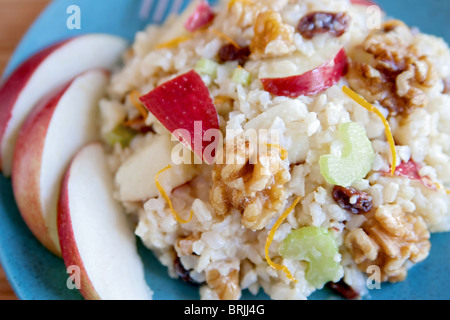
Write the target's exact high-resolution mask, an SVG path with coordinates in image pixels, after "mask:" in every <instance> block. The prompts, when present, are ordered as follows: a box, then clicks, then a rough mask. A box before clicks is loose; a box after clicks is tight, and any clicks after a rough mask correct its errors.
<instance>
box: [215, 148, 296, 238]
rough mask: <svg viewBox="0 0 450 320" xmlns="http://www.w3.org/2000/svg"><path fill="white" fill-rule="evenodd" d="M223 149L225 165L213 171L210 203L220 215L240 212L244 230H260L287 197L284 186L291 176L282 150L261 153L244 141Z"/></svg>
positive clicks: (279, 208) (219, 165)
mask: <svg viewBox="0 0 450 320" xmlns="http://www.w3.org/2000/svg"><path fill="white" fill-rule="evenodd" d="M224 150H227V152H225V153H222V154H221V155H219V157H222V158H223V160H224V161H223V162H221V163H223V164H215V166H214V169H213V188H212V191H211V204H212V205H213V208H214V210H215V212H216V213H217V214H218V215H226V214H228V213H229V212H231V210H232V209H236V210H238V211H240V212H241V214H242V219H241V222H242V225H243V226H244V227H245V228H247V229H250V230H261V229H263V228H264V227H265V226H266V224H267V223H269V221H270V219H271V218H272V217H273V216H274V215H275V214H276V213H277V212H278V211H279V210H281V209H282V208H283V203H284V201H285V200H286V198H287V195H286V191H285V187H284V185H285V184H286V183H287V182H288V181H289V180H290V173H289V171H288V170H286V169H285V168H284V166H283V160H282V159H281V155H280V151H279V150H277V149H276V148H268V149H267V150H264V152H259V151H258V150H257V148H256V147H255V146H253V145H251V144H250V143H249V142H245V141H244V140H242V139H239V140H238V141H237V142H236V143H235V144H234V145H233V146H231V148H230V147H228V148H227V147H226V146H225V148H224ZM230 150H231V152H230ZM216 159H217V158H216ZM252 159H253V160H252Z"/></svg>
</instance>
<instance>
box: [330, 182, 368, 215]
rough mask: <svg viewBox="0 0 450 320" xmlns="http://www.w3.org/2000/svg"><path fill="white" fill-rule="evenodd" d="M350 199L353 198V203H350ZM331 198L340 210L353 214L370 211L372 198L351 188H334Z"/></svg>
mask: <svg viewBox="0 0 450 320" xmlns="http://www.w3.org/2000/svg"><path fill="white" fill-rule="evenodd" d="M352 197H354V198H353V201H352V202H353V203H352V202H350V199H352ZM333 198H334V200H335V201H336V203H337V204H338V205H339V206H340V207H341V208H342V209H346V210H349V211H351V212H352V213H355V214H360V213H366V212H369V211H370V210H372V197H371V196H370V195H369V194H367V193H365V192H362V191H358V190H356V189H354V188H351V187H348V188H344V187H341V186H335V187H334V189H333Z"/></svg>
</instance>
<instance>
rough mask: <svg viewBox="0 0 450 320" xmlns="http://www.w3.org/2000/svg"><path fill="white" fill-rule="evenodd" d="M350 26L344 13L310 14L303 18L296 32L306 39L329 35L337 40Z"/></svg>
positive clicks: (348, 18)
mask: <svg viewBox="0 0 450 320" xmlns="http://www.w3.org/2000/svg"><path fill="white" fill-rule="evenodd" d="M349 26H350V17H349V16H348V15H347V14H346V13H345V12H339V13H331V12H312V13H309V14H307V15H306V16H304V17H303V18H302V19H301V20H300V23H299V24H298V27H297V30H298V32H300V34H301V35H302V36H303V37H304V38H306V39H312V38H314V36H315V35H317V34H320V33H329V34H330V35H332V36H334V37H336V38H338V37H340V36H342V35H343V34H344V33H345V32H346V31H347V30H348V28H349Z"/></svg>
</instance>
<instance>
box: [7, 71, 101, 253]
mask: <svg viewBox="0 0 450 320" xmlns="http://www.w3.org/2000/svg"><path fill="white" fill-rule="evenodd" d="M108 79H109V73H108V72H107V71H104V70H93V71H88V72H86V73H83V74H81V75H80V76H78V77H76V78H75V79H74V80H73V81H72V82H70V83H69V84H68V85H66V86H64V87H63V88H62V89H60V90H59V91H57V92H56V93H55V94H52V95H50V96H49V97H48V98H46V99H43V100H41V102H39V103H38V104H37V105H36V107H35V108H34V110H33V111H32V112H31V113H30V114H29V116H28V118H27V119H26V121H25V122H24V124H23V126H22V128H21V129H20V131H19V134H18V137H17V145H16V148H15V152H14V161H13V168H12V171H13V175H12V184H13V191H14V197H15V199H16V202H17V205H18V207H19V211H20V213H21V214H22V217H23V219H24V220H25V222H26V224H27V225H28V227H29V228H30V230H31V231H32V232H33V234H34V235H35V236H36V237H37V239H38V240H40V241H41V243H42V244H43V245H44V246H45V247H46V248H47V249H49V250H50V251H52V252H53V253H55V254H57V255H60V248H59V240H58V232H57V227H56V207H57V202H58V194H59V187H60V182H61V178H62V177H63V175H64V171H65V170H66V168H67V165H68V164H69V163H70V161H71V159H72V157H73V156H74V155H75V153H76V152H77V151H78V150H79V149H80V148H81V147H82V146H84V145H85V144H86V143H89V142H92V141H96V140H97V139H98V136H99V134H98V132H99V130H98V128H97V119H98V117H97V109H98V102H99V100H100V98H101V97H102V96H103V93H104V90H105V88H106V85H107V82H108Z"/></svg>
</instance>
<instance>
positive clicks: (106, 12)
mask: <svg viewBox="0 0 450 320" xmlns="http://www.w3.org/2000/svg"><path fill="white" fill-rule="evenodd" d="M142 1H145V0H142ZM101 2H103V4H101ZM188 2H189V0H166V1H164V0H163V1H161V0H159V1H158V0H150V1H147V5H148V7H146V8H143V7H142V2H141V1H138V0H136V1H129V0H99V1H96V2H92V1H90V0H77V2H76V4H77V5H78V6H79V7H80V8H81V10H82V15H83V16H82V29H81V30H68V29H67V28H66V27H64V26H65V23H66V19H67V12H66V9H67V8H68V7H69V6H70V5H72V4H73V0H55V1H53V2H52V3H50V4H49V6H48V7H47V8H46V9H45V10H44V11H43V13H42V14H41V15H40V16H39V18H38V19H37V20H36V21H35V22H34V23H33V25H32V27H31V28H30V29H29V31H28V32H27V33H26V35H25V36H24V37H23V39H22V41H21V42H20V44H19V46H18V47H17V48H16V50H15V52H14V54H13V56H12V58H11V60H10V62H9V64H8V66H7V68H6V69H5V72H4V78H5V77H6V76H7V75H9V74H10V73H11V72H12V70H14V69H15V68H16V67H17V66H18V65H19V64H20V63H21V62H22V61H24V60H25V59H26V58H28V57H29V56H31V55H32V54H33V53H35V52H37V51H38V50H40V49H42V48H44V47H46V46H48V45H50V44H52V43H55V42H57V41H59V40H62V39H65V38H67V37H73V36H77V35H79V34H83V33H89V32H104V33H110V34H115V35H118V36H121V37H124V38H125V39H127V40H128V41H129V42H130V43H131V42H132V41H133V39H134V35H135V33H136V32H137V31H139V30H142V29H143V28H145V26H146V25H147V24H149V23H150V22H153V23H160V22H162V21H163V19H164V18H165V17H167V16H168V14H169V13H170V12H171V9H174V7H175V6H176V10H175V11H180V10H182V9H183V8H185V7H186V6H187V4H188ZM377 3H379V4H380V5H381V7H382V8H383V9H384V11H385V12H387V13H388V14H389V15H390V16H393V17H396V18H399V19H401V20H403V21H405V22H406V23H407V24H409V25H411V26H416V27H419V28H420V29H421V31H423V32H425V33H429V34H434V35H436V36H440V37H443V38H444V39H445V40H447V42H450V28H448V27H445V26H448V23H449V22H448V21H447V20H448V14H447V13H448V12H449V11H450V2H444V1H441V0H434V1H428V2H427V3H426V5H424V2H423V0H399V1H390V0H379V1H377ZM405 8H408V10H405ZM144 9H145V10H144ZM430 20H431V21H433V23H432V24H429V23H427V21H430ZM84 26H85V27H84ZM431 243H432V248H431V251H430V255H429V257H428V258H427V260H425V261H424V262H422V263H420V264H418V265H416V266H414V267H413V268H412V269H411V270H409V275H408V278H407V279H406V280H405V281H404V282H400V283H396V284H391V283H383V284H382V285H381V290H370V292H369V295H368V296H367V297H365V299H373V300H448V299H450V290H449V289H448V286H447V283H450V270H449V269H450V233H439V234H433V235H432V237H431ZM138 251H139V253H140V255H141V257H142V259H143V262H144V265H145V269H146V274H145V276H146V280H147V282H148V283H149V285H150V286H151V287H152V289H153V291H154V292H155V296H154V298H155V299H159V300H172V299H183V300H193V299H198V298H199V294H198V288H197V287H192V286H189V285H187V284H185V283H183V282H181V281H179V280H177V279H171V278H170V277H169V276H168V275H167V271H166V268H165V267H163V266H162V265H161V264H160V263H159V262H158V261H157V260H156V258H155V257H154V256H153V254H152V253H151V252H150V251H149V250H147V249H146V248H145V247H144V246H143V244H142V243H141V242H140V241H139V240H138ZM0 261H1V263H2V266H3V268H4V270H5V273H6V275H7V277H8V280H9V282H10V284H11V286H12V288H13V290H14V292H15V293H16V295H17V296H18V298H20V299H23V300H81V299H82V296H81V295H80V293H79V292H78V291H76V290H75V291H74V290H69V289H68V288H67V286H66V281H67V279H68V274H67V273H66V270H65V266H64V263H63V261H62V259H60V258H58V257H56V256H54V255H53V254H51V253H49V252H48V251H47V250H46V249H44V248H43V247H42V246H41V245H40V243H39V242H38V241H37V240H36V239H35V237H34V236H33V235H32V234H31V232H30V231H29V230H28V228H27V227H26V225H25V223H24V222H23V220H22V218H21V216H20V213H19V211H18V209H17V206H16V204H15V201H14V196H13V193H12V188H11V181H10V179H6V178H4V177H0ZM261 291H262V290H261ZM310 298H311V299H314V300H327V299H340V297H339V296H337V295H335V294H333V293H332V292H331V291H330V290H327V289H323V290H320V291H317V292H316V293H314V294H313V295H312V296H311V297H310ZM243 299H245V300H253V299H259V300H264V299H268V297H267V295H265V294H264V293H263V292H261V293H259V294H258V295H257V296H253V295H251V294H250V293H248V292H244V294H243Z"/></svg>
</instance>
